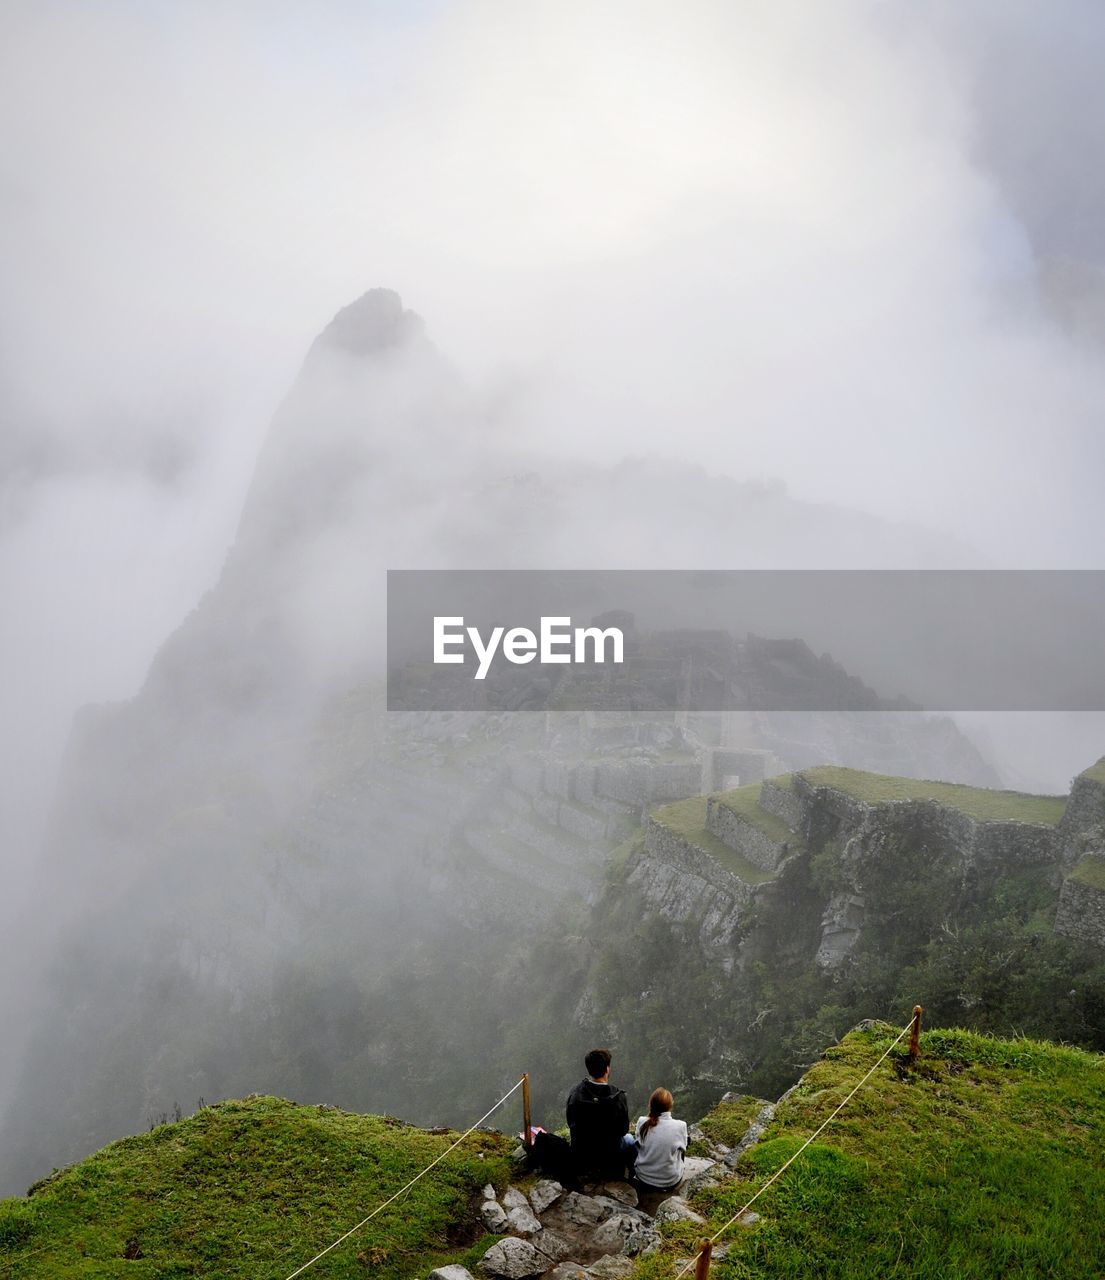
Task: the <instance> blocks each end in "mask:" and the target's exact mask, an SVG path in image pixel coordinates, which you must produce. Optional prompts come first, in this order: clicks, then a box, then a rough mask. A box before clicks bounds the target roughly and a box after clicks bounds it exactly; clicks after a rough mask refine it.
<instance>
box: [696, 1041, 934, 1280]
mask: <svg viewBox="0 0 1105 1280" xmlns="http://www.w3.org/2000/svg"><path fill="white" fill-rule="evenodd" d="M912 1026H913V1019H912V1018H910V1020H909V1021H908V1022H907V1023H906V1024H905V1026H904V1027H903V1028H902V1029H901V1031H899V1032H898V1034H897V1035H896V1036H895V1037H894V1039H893V1040H892V1041H891V1042H890V1044H889V1045H887V1047H886V1049H885V1051H884V1052H883V1054H882V1056H881V1057H880V1058H879V1060H878V1061H877V1062H876V1063H875V1065H874V1066H873V1067H871V1068H870V1070H869V1071H868V1072H867V1074H866V1075H865V1076H864V1077H863V1079H862V1080H860V1082H859V1083H858V1084H857V1085H855V1087H854V1088H853V1089H852V1091H851V1093H849V1094H848V1096H847V1097H846V1098H844V1099H843V1101H841V1102H839V1103H838V1104H837V1106H836V1108H835V1109H834V1111H833V1112H832V1114H831V1115H829V1116H828V1117H827V1118H826V1119H824V1120H822V1122H821V1123H820V1124H819V1125H818V1126H817V1128H816V1129H815V1130H814V1131H813V1133H811V1134H810V1136H809V1137H808V1138H807V1139H806V1140H805V1142H803V1143H802V1145H801V1146H800V1147H799V1148H798V1150H797V1151H796V1152H795V1153H794V1154H793V1155H792V1156H791V1157H790V1159H789V1160H788V1161H787V1162H786V1163H785V1164H782V1165H780V1166H779V1168H778V1169H776V1170H775V1172H774V1173H773V1174H772V1175H771V1177H770V1178H768V1180H767V1181H766V1182H765V1183H764V1184H763V1186H762V1187H761V1188H760V1189H759V1191H757V1192H756V1194H755V1195H754V1196H753V1197H752V1199H751V1200H749V1201H748V1202H747V1203H746V1204H745V1205H744V1206H743V1207H742V1208H740V1209H738V1210H737V1212H736V1213H734V1214H733V1216H732V1217H731V1218H730V1219H729V1221H728V1222H727V1223H725V1225H724V1226H722V1227H719V1228H718V1230H717V1231H715V1232H714V1234H713V1235H712V1236H711V1237H710V1244H711V1245H714V1244H717V1242H718V1240H719V1239H720V1238H721V1237H722V1236H723V1235H724V1234H725V1233H726V1231H728V1230H729V1228H730V1227H731V1226H732V1225H733V1223H734V1222H736V1221H737V1219H738V1218H740V1217H741V1215H742V1214H745V1213H747V1212H748V1210H749V1209H750V1208H751V1207H752V1206H753V1205H754V1204H755V1203H756V1201H757V1200H758V1199H759V1198H760V1196H762V1195H763V1193H764V1192H765V1191H766V1190H767V1189H768V1187H770V1186H771V1184H772V1183H773V1182H774V1181H775V1180H776V1179H777V1178H781V1177H782V1175H783V1174H784V1173H786V1171H787V1170H788V1169H789V1168H790V1166H791V1165H792V1164H793V1163H794V1162H795V1160H797V1159H798V1157H799V1156H800V1155H801V1154H802V1152H803V1151H805V1149H806V1148H807V1147H808V1146H809V1145H810V1143H811V1142H815V1141H816V1140H817V1138H818V1137H819V1136H820V1134H821V1133H822V1132H823V1131H824V1129H825V1128H826V1127H827V1126H828V1125H830V1124H831V1123H832V1122H833V1121H834V1120H835V1119H836V1118H837V1116H838V1115H840V1113H841V1112H842V1111H843V1110H844V1108H845V1107H846V1106H847V1105H848V1103H849V1102H851V1101H852V1099H853V1098H854V1097H855V1096H856V1094H857V1093H859V1091H860V1089H862V1088H863V1086H864V1085H865V1084H866V1083H867V1081H868V1080H870V1079H871V1077H872V1076H873V1075H874V1074H875V1072H876V1071H877V1070H878V1068H879V1067H881V1066H882V1064H883V1062H885V1061H886V1059H887V1058H888V1057H889V1056H890V1051H891V1050H892V1049H894V1048H895V1047H896V1046H897V1044H898V1042H899V1041H900V1040H901V1038H902V1036H904V1035H905V1033H906V1032H907V1031H908V1030H909V1029H910V1027H912ZM701 1254H702V1250H701V1249H700V1250H699V1251H698V1253H697V1254H695V1256H694V1257H693V1258H691V1259H690V1261H689V1262H687V1263H686V1265H685V1266H684V1267H683V1269H682V1270H681V1271H677V1272H676V1274H675V1280H680V1278H681V1277H682V1276H685V1275H686V1274H687V1272H688V1271H690V1269H691V1268H692V1267H693V1266H694V1264H695V1263H696V1262H697V1261H698V1259H699V1257H700V1256H701Z"/></svg>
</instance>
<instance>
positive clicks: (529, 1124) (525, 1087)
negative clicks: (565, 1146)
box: [522, 1071, 533, 1148]
mask: <svg viewBox="0 0 1105 1280" xmlns="http://www.w3.org/2000/svg"><path fill="white" fill-rule="evenodd" d="M522 1130H523V1132H524V1133H525V1143H526V1147H527V1148H529V1147H532V1146H533V1115H532V1113H531V1111H530V1105H529V1072H528V1071H527V1072H525V1074H524V1075H523V1076H522Z"/></svg>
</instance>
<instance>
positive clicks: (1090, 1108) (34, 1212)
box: [0, 1024, 1105, 1280]
mask: <svg viewBox="0 0 1105 1280" xmlns="http://www.w3.org/2000/svg"><path fill="white" fill-rule="evenodd" d="M894 1035H895V1031H894V1030H892V1029H890V1028H888V1027H887V1026H885V1024H874V1025H872V1026H871V1027H869V1028H867V1029H865V1030H859V1031H854V1032H852V1033H850V1034H849V1035H847V1036H846V1037H845V1038H844V1040H843V1041H842V1042H841V1043H840V1044H839V1045H838V1046H836V1047H834V1048H832V1049H830V1050H829V1051H828V1053H826V1054H825V1056H824V1058H823V1059H822V1060H821V1061H820V1062H819V1063H817V1064H816V1065H815V1066H814V1067H813V1068H812V1069H811V1070H810V1071H809V1072H808V1073H807V1074H806V1075H805V1076H804V1077H803V1079H802V1081H801V1083H800V1084H799V1086H798V1087H797V1089H795V1090H794V1091H793V1092H792V1093H791V1094H790V1095H789V1096H788V1098H787V1099H786V1101H785V1102H783V1103H782V1104H781V1105H780V1106H779V1108H778V1109H777V1112H776V1115H775V1118H774V1120H773V1122H772V1124H771V1125H770V1127H769V1128H768V1130H767V1133H766V1134H765V1136H764V1139H763V1140H762V1141H761V1142H760V1143H759V1144H758V1145H756V1146H754V1147H752V1148H751V1149H750V1150H749V1151H747V1152H745V1154H744V1155H743V1156H742V1157H741V1159H740V1160H739V1161H738V1163H737V1166H736V1170H735V1172H734V1174H732V1175H730V1176H729V1177H727V1178H726V1179H725V1180H723V1181H722V1182H721V1183H720V1184H719V1185H717V1186H714V1187H709V1188H705V1189H703V1190H702V1191H700V1192H699V1193H698V1194H697V1195H695V1196H694V1197H693V1203H694V1205H695V1207H696V1208H697V1209H698V1210H699V1212H701V1213H704V1214H706V1215H707V1217H708V1220H709V1226H708V1228H706V1229H705V1230H706V1231H707V1232H708V1233H710V1234H712V1233H713V1232H714V1231H716V1230H718V1229H719V1228H720V1227H721V1226H722V1225H723V1224H724V1223H725V1222H726V1220H727V1219H728V1218H730V1217H731V1216H732V1215H733V1214H734V1213H735V1212H736V1211H737V1210H738V1209H739V1208H740V1207H741V1206H742V1205H743V1204H744V1203H745V1202H746V1201H747V1199H748V1198H749V1197H750V1196H751V1195H752V1193H753V1192H754V1191H755V1190H756V1189H757V1188H758V1187H759V1186H760V1185H761V1183H762V1182H763V1181H764V1180H765V1179H766V1178H767V1177H768V1176H769V1175H770V1174H771V1173H772V1172H773V1171H774V1170H775V1169H776V1168H778V1167H779V1165H780V1164H782V1163H783V1161H784V1160H786V1159H787V1158H788V1157H789V1156H790V1155H791V1154H792V1153H793V1152H794V1151H795V1150H796V1149H797V1147H798V1146H799V1145H800V1143H801V1142H802V1140H804V1138H805V1137H807V1136H808V1135H809V1134H810V1133H812V1132H813V1131H814V1129H816V1127H817V1126H818V1124H819V1123H820V1122H821V1121H822V1120H823V1119H824V1118H825V1117H826V1116H827V1115H828V1114H829V1113H830V1112H831V1111H832V1109H833V1108H834V1107H835V1105H836V1104H837V1103H838V1102H839V1101H840V1100H841V1099H842V1098H843V1097H844V1095H845V1093H846V1092H847V1091H848V1090H849V1089H850V1088H851V1087H852V1086H853V1085H854V1084H856V1083H857V1082H858V1081H859V1080H860V1079H861V1077H862V1076H863V1074H864V1073H865V1071H866V1070H867V1069H868V1067H870V1066H871V1065H872V1064H874V1063H875V1061H876V1060H877V1059H878V1057H879V1056H880V1055H881V1053H882V1052H883V1050H884V1049H885V1048H887V1046H888V1045H889V1044H890V1042H891V1040H892V1038H893V1036H894ZM921 1043H922V1055H921V1058H920V1059H919V1060H918V1062H917V1063H915V1064H910V1063H909V1062H908V1060H907V1058H906V1055H905V1052H904V1044H903V1045H900V1046H899V1047H898V1048H897V1049H895V1050H894V1051H893V1052H892V1054H891V1056H890V1057H889V1058H888V1059H887V1060H886V1061H885V1062H884V1063H883V1064H882V1065H881V1066H880V1067H879V1068H878V1070H877V1071H876V1072H875V1074H874V1075H873V1076H872V1078H871V1080H870V1081H869V1082H868V1083H867V1084H866V1085H865V1086H864V1087H863V1088H862V1089H861V1090H860V1091H859V1093H858V1094H857V1096H856V1097H855V1098H854V1099H853V1100H852V1102H851V1103H849V1105H848V1106H847V1108H846V1109H845V1110H844V1111H843V1113H842V1114H841V1115H840V1117H839V1118H838V1119H837V1120H836V1121H834V1122H833V1124H832V1125H831V1126H830V1127H829V1128H828V1129H827V1130H826V1131H825V1133H824V1134H823V1135H822V1137H821V1139H820V1140H819V1141H818V1142H816V1143H815V1144H813V1145H812V1146H811V1147H810V1148H809V1149H808V1150H807V1151H805V1152H804V1153H803V1154H802V1155H801V1156H800V1157H799V1158H798V1160H797V1161H796V1162H795V1164H794V1165H793V1166H792V1167H791V1168H790V1169H788V1170H787V1172H786V1173H785V1174H784V1175H783V1177H782V1178H781V1179H780V1181H779V1182H778V1183H777V1184H776V1185H775V1186H773V1187H772V1188H771V1189H770V1190H769V1191H768V1192H767V1193H766V1194H765V1195H763V1196H762V1197H761V1198H760V1199H759V1200H758V1201H757V1202H756V1205H755V1211H756V1212H757V1213H759V1214H760V1219H759V1221H758V1222H756V1223H755V1224H754V1225H752V1226H739V1225H738V1226H736V1227H735V1228H733V1229H732V1230H731V1231H730V1232H729V1233H728V1234H727V1236H726V1237H725V1239H724V1241H722V1242H721V1243H725V1244H727V1245H728V1250H727V1252H726V1253H725V1255H724V1256H723V1257H719V1258H718V1259H717V1261H716V1262H715V1264H714V1271H713V1274H714V1275H715V1276H718V1277H720V1280H807V1278H808V1280H814V1278H815V1277H817V1278H818V1280H832V1278H833V1277H837V1278H839V1280H884V1278H885V1277H889V1276H894V1275H899V1276H910V1277H915V1278H917V1280H949V1278H950V1277H954V1278H955V1280H990V1278H996V1277H1002V1280H1029V1278H1030V1277H1031V1278H1037V1277H1040V1278H1042V1277H1056V1278H1058V1277H1062V1280H1100V1277H1101V1275H1102V1274H1105V1217H1103V1215H1102V1214H1101V1211H1100V1210H1101V1205H1102V1204H1105V1168H1103V1167H1102V1163H1101V1159H1100V1153H1101V1151H1102V1150H1103V1149H1105V1057H1102V1056H1099V1055H1095V1054H1090V1053H1086V1052H1084V1051H1082V1050H1078V1049H1070V1048H1065V1047H1061V1046H1058V1045H1053V1044H1048V1043H1044V1042H1039V1041H1031V1040H999V1039H994V1038H990V1037H986V1036H981V1035H976V1034H973V1033H971V1032H966V1031H941V1030H935V1031H929V1032H926V1033H925V1035H924V1036H923V1037H922V1042H921ZM756 1110H757V1107H756V1105H755V1104H754V1103H751V1102H750V1100H747V1099H745V1100H742V1101H741V1102H738V1103H728V1104H722V1105H721V1106H719V1107H718V1108H716V1109H715V1110H714V1111H713V1112H711V1114H710V1115H709V1116H707V1117H706V1118H705V1119H704V1120H703V1122H702V1125H703V1129H704V1130H705V1132H706V1134H707V1136H708V1137H709V1138H710V1139H712V1140H714V1141H723V1142H725V1143H727V1144H730V1145H732V1144H735V1143H736V1142H737V1140H738V1139H739V1137H740V1136H741V1134H742V1133H743V1132H744V1129H745V1127H746V1126H747V1124H748V1123H749V1121H750V1120H751V1118H752V1116H753V1115H754V1114H755V1112H756ZM453 1136H455V1135H441V1134H434V1133H427V1132H425V1131H423V1130H418V1129H412V1128H410V1127H408V1126H406V1125H402V1124H399V1123H398V1122H396V1121H393V1120H389V1119H384V1118H380V1117H375V1116H358V1115H352V1114H349V1113H346V1112H341V1111H337V1110H334V1109H329V1108H326V1109H322V1108H317V1107H302V1106H296V1105H295V1104H293V1103H290V1102H286V1101H283V1100H280V1099H276V1098H251V1099H248V1100H246V1101H244V1102H227V1103H222V1104H220V1105H218V1106H214V1107H209V1108H206V1109H205V1110H203V1111H201V1112H199V1113H198V1114H197V1115H196V1116H194V1117H192V1118H191V1119H189V1120H185V1121H183V1122H181V1123H178V1124H171V1125H163V1126H161V1127H159V1128H157V1129H155V1130H153V1131H152V1132H150V1133H148V1134H144V1135H142V1136H139V1137H135V1138H126V1139H124V1140H123V1141H121V1142H116V1143H113V1144H112V1145H111V1146H109V1147H106V1148H105V1149H104V1150H103V1151H101V1152H99V1153H98V1154H97V1155H95V1156H93V1157H91V1158H90V1159H89V1160H86V1161H84V1162H83V1163H81V1164H79V1165H75V1166H74V1167H73V1168H71V1169H68V1170H65V1171H63V1172H61V1173H58V1174H55V1175H54V1176H53V1177H52V1178H50V1179H48V1180H46V1181H45V1182H43V1183H40V1184H38V1186H37V1187H36V1188H34V1189H33V1193H32V1195H31V1196H30V1197H29V1198H27V1199H23V1200H7V1201H2V1202H0V1276H4V1277H11V1278H12V1280H16V1278H21V1280H22V1278H26V1280H32V1278H34V1277H51V1278H53V1277H59V1278H62V1277H77V1276H81V1277H86V1276H96V1277H159V1278H164V1277H186V1276H187V1277H199V1276H203V1277H216V1278H217V1277H234V1276H247V1275H248V1276H251V1277H273V1278H274V1280H281V1278H282V1277H284V1276H286V1275H288V1274H290V1273H291V1272H292V1271H293V1270H294V1269H295V1268H296V1267H297V1266H299V1265H300V1264H301V1263H303V1262H305V1261H306V1260H307V1259H308V1258H309V1257H311V1256H312V1255H313V1254H314V1253H316V1252H317V1251H318V1249H320V1248H321V1247H322V1246H323V1245H325V1244H327V1243H329V1242H330V1241H331V1240H332V1239H334V1238H336V1237H337V1236H338V1235H340V1234H341V1233H342V1232H343V1231H344V1230H346V1229H347V1228H348V1227H350V1226H352V1225H353V1224H354V1223H355V1222H357V1221H358V1220H359V1219H360V1218H361V1217H363V1216H364V1215H365V1213H367V1212H368V1210H369V1209H370V1208H371V1207H373V1206H374V1205H375V1204H376V1203H378V1202H379V1201H380V1200H382V1199H383V1198H385V1197H386V1196H387V1195H388V1194H390V1193H391V1192H392V1191H394V1190H395V1189H396V1188H398V1187H399V1186H401V1185H402V1184H403V1183H404V1182H406V1181H407V1179H409V1178H410V1177H411V1176H412V1175H413V1174H414V1173H416V1172H417V1171H418V1170H419V1169H420V1168H422V1167H423V1166H424V1165H426V1164H427V1163H428V1162H429V1161H430V1160H431V1159H433V1157H434V1156H435V1155H436V1154H438V1153H439V1152H440V1151H441V1150H443V1149H444V1147H445V1146H446V1145H447V1144H448V1143H449V1142H450V1141H451V1140H452V1137H453ZM510 1145H511V1143H509V1142H508V1140H507V1139H505V1138H500V1137H497V1136H495V1135H491V1134H483V1133H481V1134H476V1135H473V1136H472V1137H471V1138H470V1139H468V1140H467V1141H466V1142H465V1144H464V1145H463V1146H462V1147H460V1148H459V1149H458V1150H457V1151H456V1152H455V1153H453V1154H452V1155H450V1156H449V1157H448V1158H447V1159H446V1160H445V1161H443V1163H442V1164H441V1165H440V1166H438V1168H437V1169H435V1170H433V1172H432V1173H431V1174H430V1175H428V1176H427V1178H425V1179H424V1180H423V1181H422V1182H420V1183H418V1184H417V1186H416V1187H415V1188H414V1189H413V1190H412V1191H411V1192H410V1193H408V1195H407V1196H405V1197H404V1199H403V1200H402V1201H400V1202H399V1203H398V1204H397V1205H396V1206H394V1207H393V1208H391V1209H389V1210H388V1211H386V1213H384V1214H382V1215H381V1216H380V1218H378V1219H377V1220H376V1221H374V1222H372V1223H370V1224H369V1225H368V1226H367V1227H366V1228H365V1229H364V1230H363V1231H361V1232H360V1233H358V1235H357V1236H356V1237H355V1238H354V1239H353V1240H352V1241H350V1242H348V1243H347V1244H346V1245H344V1246H342V1247H341V1248H340V1249H339V1250H337V1251H335V1252H334V1253H333V1254H332V1255H330V1256H329V1257H327V1258H325V1259H324V1260H323V1261H322V1262H320V1263H318V1264H317V1265H316V1266H315V1267H313V1268H312V1269H311V1271H310V1273H309V1274H310V1275H311V1276H312V1277H315V1276H319V1277H326V1276H329V1277H364V1276H369V1275H371V1276H380V1277H395V1278H396V1280H398V1278H399V1277H411V1278H414V1277H419V1276H425V1275H426V1274H428V1272H429V1270H430V1269H431V1267H432V1266H433V1265H435V1264H439V1263H441V1262H443V1261H446V1260H449V1261H456V1262H461V1263H462V1264H464V1265H466V1266H467V1267H469V1269H471V1270H473V1271H474V1272H476V1273H477V1274H478V1271H477V1261H478V1258H479V1257H480V1256H481V1255H482V1253H483V1252H484V1250H485V1249H486V1248H487V1247H488V1246H489V1245H490V1244H491V1243H492V1241H493V1239H495V1237H487V1236H482V1235H481V1233H480V1229H479V1228H478V1227H477V1226H476V1225H475V1222H476V1219H475V1213H474V1202H475V1200H476V1199H477V1198H478V1192H479V1188H480V1187H481V1186H483V1185H484V1184H485V1183H487V1182H493V1183H495V1184H496V1186H497V1187H498V1188H499V1189H500V1190H501V1189H502V1188H503V1187H504V1186H505V1184H506V1182H507V1181H508V1179H509V1176H510V1170H511V1168H512V1166H511V1163H510V1161H509V1160H508V1159H507V1156H506V1153H507V1151H508V1149H509V1146H510ZM703 1230H704V1228H702V1227H700V1226H697V1225H694V1224H688V1223H668V1224H665V1225H664V1228H663V1233H664V1238H663V1246H662V1248H661V1251H660V1252H659V1253H657V1254H654V1255H652V1256H651V1257H646V1258H641V1259H638V1260H637V1261H636V1263H635V1266H634V1276H633V1280H671V1277H672V1276H673V1275H674V1273H675V1271H676V1270H677V1268H678V1266H679V1265H680V1263H681V1260H682V1259H685V1258H687V1257H688V1256H689V1255H690V1254H691V1253H692V1252H693V1251H694V1249H695V1247H696V1243H697V1240H698V1239H699V1238H700V1236H701V1235H702V1233H703Z"/></svg>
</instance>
